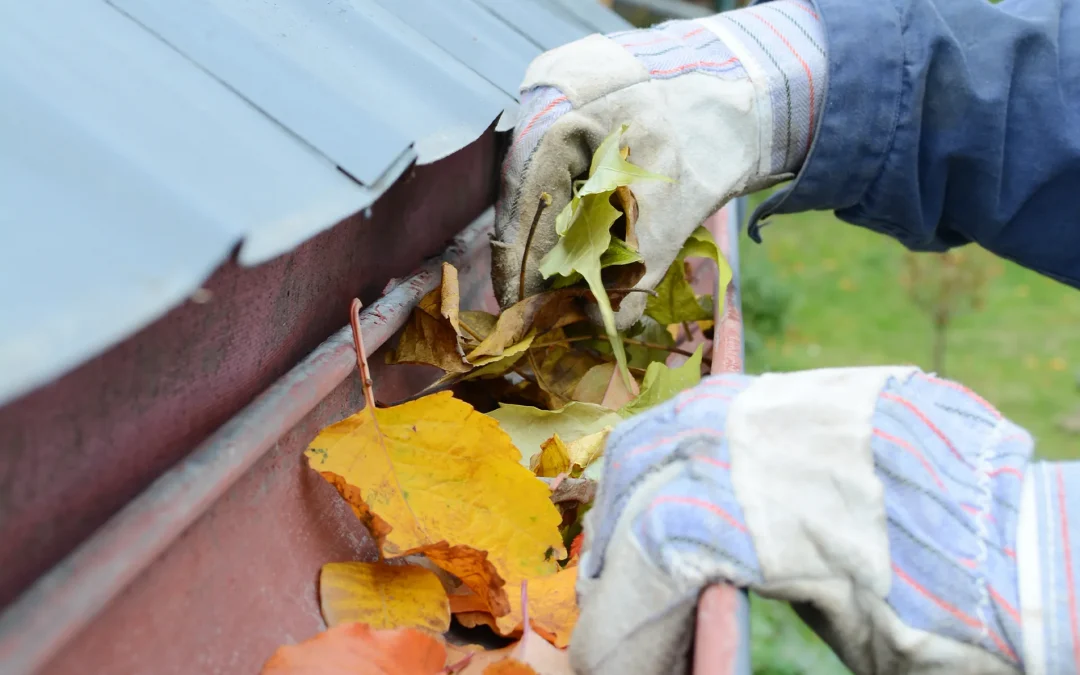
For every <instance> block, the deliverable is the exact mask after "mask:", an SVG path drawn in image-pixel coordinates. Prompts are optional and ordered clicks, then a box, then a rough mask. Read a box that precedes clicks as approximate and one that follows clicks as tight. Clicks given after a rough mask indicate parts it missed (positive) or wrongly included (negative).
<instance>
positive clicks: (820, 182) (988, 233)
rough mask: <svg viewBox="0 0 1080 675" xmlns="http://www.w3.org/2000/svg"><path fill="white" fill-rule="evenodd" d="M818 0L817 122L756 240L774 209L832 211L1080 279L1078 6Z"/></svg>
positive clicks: (933, 245)
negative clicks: (822, 50) (824, 78)
mask: <svg viewBox="0 0 1080 675" xmlns="http://www.w3.org/2000/svg"><path fill="white" fill-rule="evenodd" d="M762 6H767V4H765V5H762ZM814 6H815V9H816V11H817V12H818V13H819V14H820V17H821V20H822V22H823V24H824V27H825V33H826V42H827V49H826V51H827V57H828V78H829V86H828V89H827V91H826V92H825V94H824V95H825V100H824V103H823V109H822V112H821V117H820V120H819V121H818V124H817V127H816V131H815V133H814V139H813V145H812V147H811V149H810V152H809V154H808V156H807V160H806V162H805V164H804V165H803V167H802V169H801V171H800V173H799V175H798V178H797V180H796V181H795V182H794V183H793V184H792V185H791V186H790V188H788V189H785V190H783V191H780V192H778V193H776V194H774V195H772V196H771V197H770V198H769V199H768V200H766V202H765V203H764V204H763V205H762V206H761V207H760V208H759V209H758V211H757V213H755V215H754V217H753V219H752V224H751V234H752V236H755V237H756V236H757V234H756V232H757V222H758V220H759V219H762V218H764V217H766V216H768V215H770V214H772V213H796V212H801V211H807V210H814V209H831V210H835V211H836V214H837V216H839V217H840V218H841V219H843V220H846V221H848V222H851V223H855V224H857V225H861V226H864V227H867V228H870V229H872V230H875V231H879V232H883V233H885V234H888V235H890V236H892V237H895V238H896V239H898V240H900V241H901V242H902V243H904V244H905V245H907V246H908V247H910V248H913V249H916V250H942V249H944V248H947V247H950V246H956V245H960V244H964V243H967V242H977V243H978V244H980V245H982V246H983V247H984V248H987V249H989V250H990V251H993V252H994V253H996V254H998V255H999V256H1001V257H1003V258H1007V259H1010V260H1014V261H1016V262H1018V263H1020V264H1022V265H1024V266H1026V267H1029V268H1031V269H1034V270H1036V271H1038V272H1041V273H1043V274H1045V275H1047V276H1050V277H1053V278H1056V279H1058V280H1060V281H1063V282H1065V283H1068V284H1070V285H1072V286H1077V287H1080V1H1078V0H1005V1H1004V2H1001V3H1000V4H996V5H995V4H990V3H989V2H987V0H875V1H872V2H868V1H867V0H814Z"/></svg>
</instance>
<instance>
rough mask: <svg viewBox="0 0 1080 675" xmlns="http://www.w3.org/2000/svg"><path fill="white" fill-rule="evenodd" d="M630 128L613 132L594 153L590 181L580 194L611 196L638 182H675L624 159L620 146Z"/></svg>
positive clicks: (620, 128)
mask: <svg viewBox="0 0 1080 675" xmlns="http://www.w3.org/2000/svg"><path fill="white" fill-rule="evenodd" d="M629 128H630V125H629V124H623V125H621V126H620V127H619V128H618V129H616V130H615V131H614V132H612V133H611V134H610V135H609V136H608V137H607V138H605V139H604V140H603V141H602V142H601V143H600V147H598V148H597V149H596V152H594V153H593V157H592V163H591V164H590V165H589V179H588V180H587V181H585V184H584V185H582V186H581V189H580V190H578V194H579V195H581V196H582V197H584V196H585V195H593V194H604V193H607V194H608V195H610V194H611V193H612V192H614V191H615V188H617V187H620V186H623V185H630V184H631V183H633V182H634V181H638V180H662V181H666V182H668V183H671V182H673V181H672V180H671V179H670V178H668V177H667V176H661V175H660V174H658V173H653V172H651V171H646V170H645V169H642V168H641V167H640V166H636V165H634V164H631V163H630V162H628V161H626V160H625V159H624V158H623V155H622V152H621V149H620V147H619V144H620V143H621V141H622V137H623V134H625V133H626V130H627V129H629Z"/></svg>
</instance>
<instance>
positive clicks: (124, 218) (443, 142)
mask: <svg viewBox="0 0 1080 675" xmlns="http://www.w3.org/2000/svg"><path fill="white" fill-rule="evenodd" d="M592 2H593V0H321V1H320V2H310V1H309V0H184V2H175V1H174V0H34V2H9V3H3V4H2V6H0V91H3V92H4V102H3V104H2V105H0V148H2V151H0V289H2V290H0V404H3V403H6V402H7V401H9V400H10V399H12V398H14V397H16V396H18V395H20V394H22V393H24V392H26V391H28V390H30V389H32V388H34V387H36V386H39V385H41V384H43V383H44V382H47V381H49V380H50V379H52V378H54V377H56V376H58V375H60V374H62V373H63V372H65V371H67V370H69V369H71V368H73V367H75V366H77V365H78V364H80V363H82V362H83V361H85V360H87V359H89V358H91V357H93V356H94V355H96V354H98V353H100V352H101V351H103V350H104V349H106V348H108V347H109V346H111V345H113V344H115V343H116V342H118V341H119V340H121V339H123V338H124V337H126V336H128V335H130V334H132V333H134V332H135V331H137V330H138V329H139V328H141V327H143V326H145V325H146V324H148V323H149V322H151V321H153V320H154V319H156V318H157V317H159V316H161V315H162V314H163V313H165V312H166V311H167V310H168V309H170V308H171V307H173V306H175V305H176V304H178V303H180V302H181V301H183V300H184V299H185V298H186V297H187V296H188V295H190V293H191V292H193V291H194V290H195V289H196V288H198V286H199V284H200V283H201V282H202V281H203V280H204V279H205V278H206V277H207V276H208V275H209V274H210V272H211V271H212V270H213V269H214V268H216V267H217V266H218V265H219V264H220V263H221V262H222V261H223V260H225V259H226V258H227V256H228V255H229V254H230V252H231V251H232V249H233V248H234V247H235V246H236V244H237V243H238V242H242V246H241V249H240V262H241V263H242V264H248V265H253V264H258V263H260V262H263V261H265V260H269V259H271V258H273V257H276V256H278V255H280V254H281V253H284V252H286V251H288V250H290V249H291V248H293V247H295V246H296V245H298V244H300V243H302V242H303V241H305V240H306V239H308V238H309V237H311V236H313V235H315V234H317V233H318V232H320V231H322V230H324V229H327V228H329V227H331V226H332V225H334V224H335V223H337V222H339V221H340V220H342V219H343V218H345V217H347V216H349V215H351V214H353V213H356V212H358V211H361V210H363V209H365V208H367V207H368V206H370V205H371V204H372V203H373V202H374V201H375V200H376V199H377V198H378V197H379V195H380V194H382V192H383V191H385V190H386V188H388V187H389V186H390V185H391V184H392V183H393V182H394V181H395V180H396V179H397V178H398V177H399V176H400V175H401V174H402V172H403V171H404V170H405V169H406V168H407V167H408V166H409V165H410V164H412V163H413V162H420V163H424V162H431V161H434V160H436V159H439V158H441V157H445V156H446V155H448V154H451V153H453V152H454V151H456V150H458V149H460V148H462V147H464V146H465V145H468V144H469V143H471V142H472V141H473V140H475V139H476V138H477V137H478V136H479V135H480V134H481V133H483V131H484V130H485V129H486V128H488V126H489V125H490V124H491V123H492V122H493V121H494V120H495V119H496V118H497V117H498V116H499V114H500V112H502V111H503V110H504V109H507V108H509V109H511V110H513V108H514V105H515V102H516V99H517V90H516V88H517V84H518V82H519V81H520V79H521V76H522V75H523V73H524V69H525V67H526V66H527V65H528V63H529V62H530V61H531V60H532V59H533V58H534V57H535V56H536V55H537V54H539V53H540V51H541V50H542V49H548V48H552V47H555V46H558V45H560V44H563V43H565V42H568V41H570V40H573V39H576V38H578V37H581V36H583V35H586V34H588V33H590V32H593V31H595V30H604V31H610V30H619V29H621V28H624V27H626V24H625V23H624V22H622V20H621V19H618V18H617V17H615V15H614V14H612V13H611V12H609V11H608V10H606V9H604V8H602V7H600V6H599V5H593V4H592ZM500 126H505V120H504V122H503V123H502V124H501V125H500ZM339 168H340V170H339Z"/></svg>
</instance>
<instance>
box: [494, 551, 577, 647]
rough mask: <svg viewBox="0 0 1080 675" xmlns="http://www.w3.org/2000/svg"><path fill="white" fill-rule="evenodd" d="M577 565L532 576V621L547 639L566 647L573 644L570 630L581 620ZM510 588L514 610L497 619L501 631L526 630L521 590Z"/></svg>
mask: <svg viewBox="0 0 1080 675" xmlns="http://www.w3.org/2000/svg"><path fill="white" fill-rule="evenodd" d="M577 570H578V568H577V567H567V568H565V569H562V570H560V571H559V572H558V573H556V574H549V575H547V576H544V577H537V578H534V579H529V580H528V588H529V624H530V625H531V626H532V629H533V630H535V631H536V632H537V633H539V634H540V635H541V636H543V638H544V639H545V640H547V641H548V642H550V643H552V644H553V645H555V646H556V647H558V648H560V649H562V648H563V647H565V646H567V645H568V644H570V634H571V633H572V632H573V630H574V624H576V623H577V620H578V606H577V595H576V593H575V591H574V585H575V584H576V583H577ZM514 586H515V584H514V582H513V581H510V582H508V584H507V587H508V588H509V589H510V592H508V593H507V595H508V596H509V597H510V613H509V614H507V615H506V616H503V617H499V618H498V619H496V620H495V625H496V627H497V632H498V633H499V634H500V635H512V634H515V633H517V632H520V631H522V630H523V628H524V626H522V623H521V616H522V615H521V594H520V593H514V592H513V589H514Z"/></svg>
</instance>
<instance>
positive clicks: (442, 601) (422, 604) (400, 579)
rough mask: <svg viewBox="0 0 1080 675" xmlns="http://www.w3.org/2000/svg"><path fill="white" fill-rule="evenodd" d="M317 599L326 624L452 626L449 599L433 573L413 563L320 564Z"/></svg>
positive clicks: (441, 628)
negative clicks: (321, 566)
mask: <svg viewBox="0 0 1080 675" xmlns="http://www.w3.org/2000/svg"><path fill="white" fill-rule="evenodd" d="M319 602H320V604H321V606H322V614H323V617H324V618H325V619H326V623H327V625H328V626H337V625H339V624H349V623H355V622H361V623H364V624H367V625H370V626H371V627H372V628H376V629H378V628H421V629H425V630H429V631H431V632H433V633H442V632H445V631H446V629H447V628H449V627H450V603H449V601H448V600H447V598H446V590H445V589H444V588H443V585H442V582H441V581H439V578H438V577H437V576H435V573H434V572H432V571H430V570H426V569H424V568H423V567H417V566H415V565H387V564H386V563H363V562H344V563H328V564H326V565H323V568H322V572H321V573H320V575H319Z"/></svg>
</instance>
